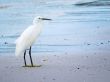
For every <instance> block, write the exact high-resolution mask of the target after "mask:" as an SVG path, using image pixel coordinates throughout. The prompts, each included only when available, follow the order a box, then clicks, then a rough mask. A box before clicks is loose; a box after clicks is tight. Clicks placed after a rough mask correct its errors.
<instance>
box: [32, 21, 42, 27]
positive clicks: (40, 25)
mask: <svg viewBox="0 0 110 82" xmlns="http://www.w3.org/2000/svg"><path fill="white" fill-rule="evenodd" d="M33 25H34V26H35V27H37V28H42V26H43V21H37V22H36V23H33Z"/></svg>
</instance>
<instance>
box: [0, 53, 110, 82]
mask: <svg viewBox="0 0 110 82" xmlns="http://www.w3.org/2000/svg"><path fill="white" fill-rule="evenodd" d="M27 60H28V63H29V58H27ZM33 60H34V64H35V65H37V64H39V65H42V66H41V67H22V66H23V64H24V62H23V58H22V57H14V56H0V82H109V81H110V78H109V76H110V55H109V53H101V52H97V53H94V54H91V53H65V54H45V55H42V54H41V55H36V56H35V55H34V56H33Z"/></svg>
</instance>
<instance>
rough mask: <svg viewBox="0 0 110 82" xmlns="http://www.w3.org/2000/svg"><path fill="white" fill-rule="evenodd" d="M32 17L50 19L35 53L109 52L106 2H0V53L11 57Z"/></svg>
mask: <svg viewBox="0 0 110 82" xmlns="http://www.w3.org/2000/svg"><path fill="white" fill-rule="evenodd" d="M36 16H47V17H50V18H52V19H53V20H52V21H51V22H46V23H45V26H44V28H43V31H42V34H41V36H40V37H39V39H38V41H37V42H36V43H35V45H34V46H33V50H32V51H33V52H35V53H44V52H45V53H54V52H55V53H68V52H69V53H70V52H83V51H84V52H85V51H90V52H93V51H94V53H95V52H96V51H102V52H108V53H109V50H110V0H54V1H53V0H0V53H13V54H14V50H15V44H14V41H15V40H16V38H17V37H18V36H19V35H20V34H21V33H22V32H23V30H25V29H26V28H27V27H28V26H29V25H31V23H32V20H33V18H34V17H36Z"/></svg>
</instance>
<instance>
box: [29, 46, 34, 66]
mask: <svg viewBox="0 0 110 82" xmlns="http://www.w3.org/2000/svg"><path fill="white" fill-rule="evenodd" d="M29 56H30V61H31V66H32V67H33V61H32V57H31V47H30V49H29Z"/></svg>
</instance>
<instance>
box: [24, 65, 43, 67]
mask: <svg viewBox="0 0 110 82" xmlns="http://www.w3.org/2000/svg"><path fill="white" fill-rule="evenodd" d="M41 66H42V65H33V66H32V65H26V66H23V67H41Z"/></svg>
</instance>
